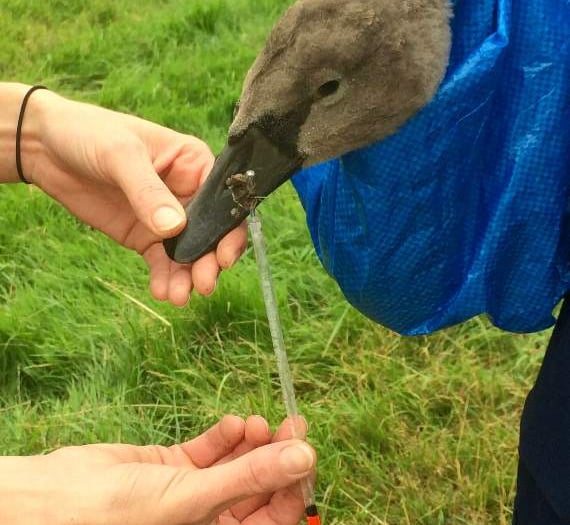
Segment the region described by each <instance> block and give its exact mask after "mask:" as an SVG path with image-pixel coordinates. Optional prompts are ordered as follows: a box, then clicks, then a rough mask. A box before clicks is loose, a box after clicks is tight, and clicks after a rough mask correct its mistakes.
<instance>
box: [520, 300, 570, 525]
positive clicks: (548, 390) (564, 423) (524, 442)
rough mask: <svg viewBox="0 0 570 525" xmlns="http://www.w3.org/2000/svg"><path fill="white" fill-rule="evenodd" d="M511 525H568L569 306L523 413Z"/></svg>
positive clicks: (569, 481) (569, 472)
mask: <svg viewBox="0 0 570 525" xmlns="http://www.w3.org/2000/svg"><path fill="white" fill-rule="evenodd" d="M513 525H570V300H567V301H566V302H565V304H564V306H563V308H562V311H561V313H560V317H559V318H558V322H557V324H556V328H555V329H554V333H553V335H552V338H551V340H550V343H549V345H548V350H547V352H546V356H545V358H544V362H543V364H542V368H541V370H540V374H539V376H538V379H537V381H536V384H535V386H534V388H533V389H532V391H531V392H530V394H529V396H528V398H527V401H526V404H525V408H524V411H523V416H522V420H521V439H520V461H519V472H518V482H517V498H516V502H515V511H514V519H513Z"/></svg>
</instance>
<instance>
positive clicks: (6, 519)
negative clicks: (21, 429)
mask: <svg viewBox="0 0 570 525" xmlns="http://www.w3.org/2000/svg"><path fill="white" fill-rule="evenodd" d="M54 490H55V489H54V487H53V483H51V480H50V479H49V477H48V476H47V475H46V472H45V470H44V469H43V467H42V457H41V456H30V457H0V523H10V524H11V525H20V524H22V525H25V524H29V523H34V524H37V525H43V524H44V523H45V524H46V525H48V524H54V523H56V520H55V515H54V514H53V507H54V505H53V501H54V498H53V494H52V493H53V492H54Z"/></svg>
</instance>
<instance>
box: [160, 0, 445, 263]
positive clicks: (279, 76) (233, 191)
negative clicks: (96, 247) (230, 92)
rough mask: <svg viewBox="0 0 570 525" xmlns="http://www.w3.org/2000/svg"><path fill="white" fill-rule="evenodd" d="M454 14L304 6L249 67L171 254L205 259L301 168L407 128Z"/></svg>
mask: <svg viewBox="0 0 570 525" xmlns="http://www.w3.org/2000/svg"><path fill="white" fill-rule="evenodd" d="M449 15H450V11H449V5H448V1H447V0H346V1H339V0H301V1H299V2H297V3H296V4H295V5H293V7H292V8H291V9H289V11H288V12H287V13H286V14H285V15H284V17H283V18H282V19H281V20H280V21H279V23H278V24H277V25H276V27H275V28H274V29H273V31H272V33H271V35H270V37H269V40H268V42H267V44H266V46H265V48H264V49H263V51H262V52H261V54H260V55H259V57H258V58H257V60H256V62H255V64H254V65H253V67H252V68H251V70H250V71H249V73H248V75H247V78H246V80H245V83H244V87H243V92H242V96H241V99H240V102H239V104H238V106H237V108H236V114H235V120H234V122H233V124H232V125H231V127H230V131H229V137H228V145H227V147H226V148H225V149H224V151H223V152H222V154H221V155H220V157H219V158H218V160H217V162H216V165H215V167H214V169H213V171H212V173H211V174H210V176H209V178H208V180H207V181H206V183H205V184H204V186H203V188H202V189H201V190H200V192H199V194H198V195H197V196H196V198H195V199H194V200H193V201H192V202H191V203H190V204H189V206H188V208H187V213H188V217H189V223H188V226H187V228H186V230H185V231H184V232H183V233H182V234H181V235H180V236H179V237H177V238H176V239H174V240H171V241H167V243H166V246H167V251H168V253H169V255H170V256H171V257H173V258H174V259H176V260H177V261H179V262H190V261H193V260H195V259H197V258H198V257H200V256H201V255H203V254H204V253H206V252H208V251H210V250H212V249H213V248H214V247H215V246H216V244H217V243H218V242H219V240H220V239H221V238H222V237H223V236H224V235H225V234H226V233H227V232H228V231H230V230H231V229H232V228H234V227H235V226H237V225H238V224H239V223H240V222H241V221H243V220H244V218H245V217H246V216H247V214H248V213H249V212H250V208H251V207H252V206H254V205H255V204H257V202H258V199H261V198H264V197H266V196H267V195H269V194H270V193H271V192H272V191H274V190H275V189H276V188H278V187H279V186H280V185H281V184H282V183H283V182H285V181H286V180H287V179H289V178H290V177H291V176H292V175H293V174H294V173H295V172H296V171H298V170H299V169H300V168H303V167H308V166H311V165H314V164H317V163H319V162H323V161H325V160H328V159H331V158H335V157H338V156H340V155H342V154H344V153H347V152H349V151H352V150H355V149H358V148H361V147H363V146H366V145H368V144H371V143H373V142H376V141H378V140H381V139H383V138H385V137H387V136H389V135H391V134H393V133H394V132H396V131H397V130H398V128H399V127H400V126H402V124H404V123H405V122H406V121H407V120H408V119H410V118H411V117H412V116H413V115H414V114H415V113H417V112H418V110H420V109H421V108H422V107H424V106H425V105H426V104H427V103H428V102H429V101H430V100H431V98H432V97H433V96H434V94H435V92H436V90H437V88H438V86H439V84H440V82H441V80H442V78H443V75H444V73H445V70H446V67H447V63H448V56H449V48H450V41H451V38H450V36H451V35H450V27H449ZM248 171H249V172H250V173H249V176H246V175H245V174H246V172H248ZM236 175H238V176H237V177H235V176H236Z"/></svg>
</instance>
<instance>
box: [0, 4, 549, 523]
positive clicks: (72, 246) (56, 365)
mask: <svg viewBox="0 0 570 525" xmlns="http://www.w3.org/2000/svg"><path fill="white" fill-rule="evenodd" d="M288 3H289V2H288V1H287V0H225V1H222V0H92V1H91V2H89V3H87V2H83V1H80V0H2V2H1V3H0V78H1V79H3V80H20V81H24V82H28V83H40V82H41V83H45V84H47V85H49V86H50V87H51V88H53V89H54V90H57V91H59V92H61V93H63V94H67V95H69V96H72V97H75V98H78V99H82V100H87V101H91V102H94V103H98V104H103V105H105V106H108V107H111V108H114V109H118V110H123V111H128V112H133V113H136V114H137V115H140V116H142V117H146V118H148V119H152V120H155V121H158V122H160V123H162V124H165V125H168V126H171V127H174V128H176V129H178V130H181V131H185V132H188V133H193V134H196V135H199V136H201V137H202V138H204V139H205V140H207V141H208V142H209V143H210V144H211V145H212V147H213V149H214V150H218V149H219V148H220V147H221V146H222V144H223V141H224V136H225V132H226V130H227V126H228V124H229V121H230V116H231V111H232V106H233V103H234V101H235V100H236V99H237V97H238V95H239V92H240V87H241V82H242V78H243V76H244V73H245V71H246V70H247V68H248V66H249V64H250V63H251V61H252V60H253V58H254V57H255V55H256V52H257V51H258V50H259V48H260V46H261V45H262V43H263V39H264V35H266V34H267V32H268V30H269V28H270V26H271V25H272V23H273V22H274V21H275V20H276V19H277V17H278V16H279V13H280V12H281V11H282V10H283V8H284V7H285V5H287V4H288ZM87 4H88V5H89V7H85V5H87ZM264 210H265V213H264V216H265V230H266V233H267V237H268V242H269V247H270V251H271V258H272V264H273V271H274V274H275V278H276V282H277V286H278V293H279V298H280V302H281V308H282V316H283V322H284V328H285V333H286V338H287V343H288V346H289V349H290V353H291V361H292V368H293V373H294V376H295V379H296V384H297V387H298V393H299V402H300V405H301V407H302V410H303V412H304V413H305V414H306V416H307V418H308V419H309V421H311V422H312V428H311V433H310V439H311V442H312V443H313V444H314V446H315V447H316V448H317V449H318V452H319V455H320V468H319V473H320V479H319V484H318V496H319V500H320V501H322V508H323V514H324V520H325V523H328V524H331V525H332V524H344V525H356V524H359V525H362V524H365V523H366V524H368V523H370V524H380V525H381V524H390V525H394V524H396V525H397V524H414V525H415V524H469V525H479V524H487V523H489V524H507V523H509V522H510V517H511V510H510V507H511V505H512V500H513V496H514V483H515V476H514V475H515V467H516V447H517V438H518V420H519V414H520V410H521V407H522V404H523V401H524V398H525V395H526V392H527V391H528V389H529V388H530V386H531V384H532V380H533V378H534V376H535V374H536V371H537V368H538V366H539V363H540V360H541V357H542V354H543V350H542V349H543V347H544V343H545V341H546V338H547V335H548V334H540V335H536V336H513V335H510V334H504V333H502V332H500V331H498V330H496V329H493V328H491V327H490V326H489V324H488V323H487V322H486V321H485V320H473V321H472V322H469V323H467V324H465V325H463V326H461V327H457V328H454V329H450V330H447V331H445V332H441V333H439V334H437V335H435V336H432V337H425V338H415V339H403V338H400V337H398V336H396V335H394V334H392V333H390V332H388V331H387V330H384V329H382V328H381V327H379V326H376V325H374V324H373V323H371V322H369V321H368V320H366V319H365V318H364V317H363V316H361V315H360V314H359V313H358V312H356V311H354V310H353V309H351V308H350V307H349V306H348V305H347V303H346V302H345V301H344V300H343V298H342V295H341V294H340V293H339V291H338V289H337V287H336V285H335V283H334V282H333V281H332V280H331V279H330V278H329V277H328V276H327V275H326V273H325V272H324V270H323V269H322V267H321V266H320V264H319V262H318V260H317V259H316V256H315V254H314V252H313V249H312V246H311V243H310V239H309V236H308V233H307V229H306V226H305V222H304V216H303V212H302V209H301V207H300V205H299V203H298V201H297V199H296V197H295V196H294V192H293V190H292V188H291V187H285V188H283V189H282V190H280V191H279V192H278V194H277V195H275V196H274V197H272V198H271V199H270V200H269V201H268V202H267V204H265V205H264ZM146 290H147V274H146V269H145V267H144V265H143V263H142V262H141V261H140V260H139V259H138V257H137V256H135V255H133V254H130V253H127V252H125V251H123V250H122V249H120V248H118V247H117V246H114V245H113V244H112V243H111V242H110V241H108V240H107V239H106V238H104V237H103V236H101V235H99V234H97V233H95V232H93V231H90V230H89V229H88V228H86V227H84V226H82V225H80V224H78V222H77V221H75V220H74V219H73V218H71V217H70V216H69V215H68V214H67V213H66V212H65V211H64V210H63V209H61V208H60V207H59V206H58V205H57V204H55V203H53V202H51V201H50V200H49V199H48V198H46V197H45V196H44V195H42V194H41V193H40V192H39V191H37V190H34V189H33V188H25V187H3V188H0V452H1V453H3V454H33V453H42V452H46V451H49V450H52V449H54V448H56V447H60V446H63V445H68V444H77V443H86V442H96V441H97V442H99V441H113V442H115V441H124V442H131V443H150V442H153V443H163V444H167V443H171V442H173V441H178V440H182V439H185V438H187V437H189V436H192V435H194V434H195V433H196V432H198V431H200V430H201V429H204V428H205V427H206V426H208V425H210V424H211V423H213V422H214V421H216V420H217V419H218V418H219V417H220V416H221V415H222V414H225V413H228V412H233V413H237V414H241V415H248V414H251V413H260V414H263V415H265V416H267V417H268V418H269V419H270V421H271V422H272V423H273V424H277V423H278V422H279V421H280V420H281V418H282V417H283V416H284V414H283V406H282V403H281V397H280V392H279V385H278V381H277V373H276V367H275V364H274V361H273V357H272V350H271V342H270V337H269V334H268V327H267V323H266V320H265V317H264V310H263V303H262V300H261V294H260V290H259V287H258V281H257V274H256V268H255V262H254V261H253V257H252V254H251V252H250V251H248V253H247V254H246V255H245V257H244V258H243V261H242V262H241V263H240V264H239V265H238V266H237V268H236V269H235V270H233V271H231V272H228V273H226V274H224V275H223V276H222V278H221V283H220V288H219V290H218V291H217V292H216V294H215V295H214V296H213V297H212V298H209V299H194V300H193V301H192V303H191V304H190V305H189V306H188V307H187V308H185V309H182V310H178V309H175V308H173V307H170V306H168V305H164V304H157V303H156V302H154V301H153V300H152V298H151V297H150V295H149V294H148V292H147V291H146ZM129 296H134V297H136V298H138V299H139V300H140V301H142V303H144V304H145V305H146V306H147V307H148V310H147V309H143V308H141V307H140V306H139V305H137V304H136V303H135V302H133V301H132V300H130V299H129Z"/></svg>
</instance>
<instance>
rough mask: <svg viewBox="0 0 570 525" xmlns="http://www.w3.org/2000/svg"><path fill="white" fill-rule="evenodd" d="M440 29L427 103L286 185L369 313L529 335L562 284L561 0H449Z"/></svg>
mask: <svg viewBox="0 0 570 525" xmlns="http://www.w3.org/2000/svg"><path fill="white" fill-rule="evenodd" d="M452 26H453V48H452V54H451V60H450V66H449V69H448V72H447V76H446V79H445V81H444V83H443V84H442V86H441V88H440V90H439V92H438V94H437V96H436V98H435V100H434V101H433V102H432V103H431V104H430V105H429V106H428V107H426V108H425V109H424V110H423V111H422V112H421V113H420V114H419V115H417V116H416V117H415V118H414V119H412V120H411V121H410V122H409V123H408V124H407V125H406V126H405V127H404V128H403V129H402V130H401V131H400V132H399V133H398V134H396V135H394V136H392V137H390V138H388V139H387V140H385V141H383V142H380V143H377V144H374V145H372V146H370V147H367V148H365V149H363V150H359V151H355V152H352V153H350V154H348V155H346V156H344V157H342V158H341V159H337V160H334V161H331V162H328V163H325V164H322V165H319V166H316V167H314V168H311V169H308V170H305V171H303V172H301V173H300V174H298V175H297V176H296V177H295V179H294V183H295V186H296V188H297V191H298V193H299V195H300V197H301V200H302V202H303V205H304V207H305V210H306V212H307V219H308V224H309V228H310V231H311V235H312V238H313V241H314V244H315V247H316V250H317V253H318V255H319V257H320V259H321V261H322V263H323V265H324V266H325V268H326V269H327V271H328V272H329V273H330V274H331V275H332V276H333V277H334V278H335V279H336V280H337V282H338V283H339V285H340V287H341V288H342V290H343V292H344V294H345V296H346V297H347V299H348V300H349V301H350V302H351V303H352V304H353V305H354V306H355V307H356V308H358V309H359V310H361V311H362V312H363V313H364V314H366V315H368V316H369V317H370V318H372V319H374V320H375V321H377V322H378V323H381V324H383V325H385V326H387V327H389V328H391V329H393V330H395V331H397V332H399V333H402V334H409V335H415V334H424V333H430V332H433V331H435V330H438V329H440V328H443V327H446V326H449V325H453V324H456V323H459V322H461V321H464V320H466V319H469V318H471V317H473V316H475V315H478V314H481V313H486V314H488V315H489V317H490V319H491V320H492V322H493V323H494V324H495V325H496V326H498V327H500V328H503V329H506V330H509V331H515V332H530V331H538V330H542V329H545V328H547V327H549V326H551V325H552V323H553V322H554V319H553V316H552V310H553V308H554V307H555V305H556V304H557V303H558V302H559V300H560V299H561V298H562V297H563V295H564V294H565V292H567V291H568V290H570V209H569V192H570V189H569V183H570V1H569V0H477V1H473V0H456V1H455V5H454V18H453V21H452Z"/></svg>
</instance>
